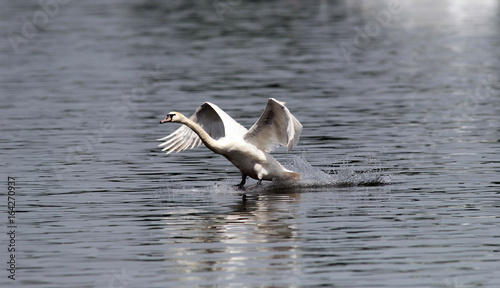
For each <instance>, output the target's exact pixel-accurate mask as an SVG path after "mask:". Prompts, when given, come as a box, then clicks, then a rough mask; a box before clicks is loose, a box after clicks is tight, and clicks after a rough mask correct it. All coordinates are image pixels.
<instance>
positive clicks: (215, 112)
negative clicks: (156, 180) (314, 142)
mask: <svg viewBox="0 0 500 288" xmlns="http://www.w3.org/2000/svg"><path fill="white" fill-rule="evenodd" d="M284 104H285V103H284V102H279V101H277V100H275V99H273V98H270V99H269V101H268V103H267V107H266V109H265V110H264V112H263V113H262V115H261V116H260V118H259V120H257V122H256V123H255V124H254V125H253V126H252V127H251V128H250V130H247V129H246V128H245V127H243V126H241V125H240V124H239V123H238V122H236V121H235V120H234V119H233V118H231V116H229V115H228V114H227V113H226V112H224V111H223V110H222V109H220V108H219V107H218V106H217V105H215V104H212V103H209V102H206V103H204V104H202V105H201V106H200V107H198V109H196V112H195V113H194V114H193V115H192V116H191V117H190V118H187V117H185V116H184V115H182V114H181V113H179V112H170V113H168V114H167V116H166V117H165V119H163V120H162V121H161V122H160V123H166V122H175V123H182V124H184V126H182V127H180V128H179V129H177V130H176V131H175V132H173V133H172V134H170V135H168V136H166V137H164V138H161V139H158V140H162V141H163V140H167V141H165V142H163V143H162V144H160V145H159V146H165V147H164V148H163V150H162V151H167V154H169V153H172V152H180V151H183V150H186V149H188V148H194V147H198V146H200V145H201V144H202V143H203V144H204V145H205V146H207V148H208V149H210V150H212V151H213V152H214V153H217V154H221V155H223V156H224V157H226V159H228V160H229V161H230V162H231V163H232V164H233V165H234V166H236V167H237V168H238V169H239V170H240V171H241V174H242V181H241V183H240V184H239V185H238V186H239V187H243V185H245V180H246V178H247V176H248V177H251V178H253V179H257V180H259V183H260V181H262V180H274V179H280V180H294V181H298V180H300V174H299V173H297V172H293V171H290V170H287V169H286V168H285V167H283V166H282V165H281V164H280V163H279V162H278V161H277V160H276V159H274V158H273V156H271V154H269V152H271V151H272V150H273V149H274V148H275V147H276V145H277V144H281V145H283V146H287V147H288V150H291V149H292V148H293V147H294V146H295V145H296V144H297V142H298V141H299V137H300V133H301V131H302V124H300V122H299V121H298V120H297V119H296V118H295V117H294V116H293V115H292V114H291V113H290V111H288V109H287V108H286V107H285V105H284Z"/></svg>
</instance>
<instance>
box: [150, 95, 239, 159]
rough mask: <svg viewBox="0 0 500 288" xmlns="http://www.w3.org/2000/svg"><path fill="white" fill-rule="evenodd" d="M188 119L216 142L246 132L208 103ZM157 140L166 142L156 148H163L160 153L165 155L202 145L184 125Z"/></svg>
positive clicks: (225, 114) (216, 107) (215, 106)
mask: <svg viewBox="0 0 500 288" xmlns="http://www.w3.org/2000/svg"><path fill="white" fill-rule="evenodd" d="M190 119H191V120H192V121H194V122H196V123H197V124H198V125H200V127H201V128H203V130H205V131H206V132H207V133H208V135H210V137H212V138H213V139H216V140H217V139H219V138H221V137H225V136H226V135H235V134H236V135H241V137H243V135H244V134H245V133H246V131H247V130H246V129H245V128H244V127H243V126H241V125H240V124H238V122H236V121H235V120H234V119H233V118H231V116H229V115H228V114H227V113H226V112H224V111H223V110H222V109H220V108H219V107H218V106H217V105H215V104H212V103H209V102H206V103H203V104H202V105H201V106H200V107H198V109H196V112H195V113H194V114H193V115H192V116H191V117H190ZM158 140H160V141H163V140H166V141H165V142H163V143H162V144H160V145H158V146H160V147H163V146H165V148H163V149H162V151H167V154H170V153H172V152H180V151H183V150H186V149H192V148H195V147H198V146H200V145H201V144H203V143H202V141H201V139H200V137H198V135H197V134H196V133H195V132H194V131H193V130H191V129H190V128H189V127H187V126H186V125H182V126H181V127H180V128H178V129H177V130H175V131H174V132H173V133H172V134H170V135H167V136H165V137H163V138H160V139H158Z"/></svg>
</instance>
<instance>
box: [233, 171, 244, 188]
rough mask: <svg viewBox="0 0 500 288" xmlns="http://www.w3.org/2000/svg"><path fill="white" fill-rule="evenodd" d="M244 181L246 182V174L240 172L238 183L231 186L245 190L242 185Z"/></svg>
mask: <svg viewBox="0 0 500 288" xmlns="http://www.w3.org/2000/svg"><path fill="white" fill-rule="evenodd" d="M246 182H247V176H246V175H243V174H242V175H241V182H240V184H237V185H234V186H233V187H234V188H236V189H239V190H245V187H244V186H245V183H246Z"/></svg>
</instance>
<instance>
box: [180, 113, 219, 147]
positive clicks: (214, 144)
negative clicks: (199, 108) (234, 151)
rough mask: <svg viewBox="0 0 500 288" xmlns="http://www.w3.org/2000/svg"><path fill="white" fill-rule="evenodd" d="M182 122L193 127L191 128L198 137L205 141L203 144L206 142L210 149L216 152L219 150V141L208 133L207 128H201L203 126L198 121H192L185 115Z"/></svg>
mask: <svg viewBox="0 0 500 288" xmlns="http://www.w3.org/2000/svg"><path fill="white" fill-rule="evenodd" d="M181 123H182V124H184V125H186V126H188V127H189V128H191V130H193V131H194V133H196V134H197V135H198V137H200V139H201V141H202V142H203V144H205V146H207V148H208V149H210V150H212V151H214V152H216V151H217V150H218V148H219V147H218V146H219V145H218V143H217V141H216V140H214V139H213V138H212V137H210V135H208V133H207V132H206V131H205V130H203V128H201V126H200V125H198V124H197V123H196V122H194V121H192V120H191V119H189V118H186V117H183V119H182V120H181Z"/></svg>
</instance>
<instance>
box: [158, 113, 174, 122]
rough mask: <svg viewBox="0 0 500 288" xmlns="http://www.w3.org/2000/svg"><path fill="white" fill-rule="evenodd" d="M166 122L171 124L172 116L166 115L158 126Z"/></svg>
mask: <svg viewBox="0 0 500 288" xmlns="http://www.w3.org/2000/svg"><path fill="white" fill-rule="evenodd" d="M166 122H172V116H170V114H168V115H167V116H166V117H165V119H163V120H161V121H160V124H163V123H166Z"/></svg>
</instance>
